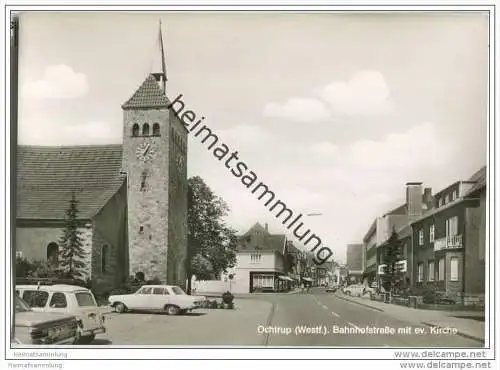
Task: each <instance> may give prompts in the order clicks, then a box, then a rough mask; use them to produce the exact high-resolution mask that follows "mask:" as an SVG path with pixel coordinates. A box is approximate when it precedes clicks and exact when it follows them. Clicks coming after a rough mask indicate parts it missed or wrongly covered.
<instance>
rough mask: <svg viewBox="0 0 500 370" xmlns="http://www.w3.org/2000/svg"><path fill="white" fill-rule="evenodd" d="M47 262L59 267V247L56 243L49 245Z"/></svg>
mask: <svg viewBox="0 0 500 370" xmlns="http://www.w3.org/2000/svg"><path fill="white" fill-rule="evenodd" d="M47 262H48V263H49V265H50V266H52V267H58V266H59V246H58V245H57V244H56V243H54V242H52V243H49V245H47Z"/></svg>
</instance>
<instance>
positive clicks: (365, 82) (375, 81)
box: [317, 71, 394, 116]
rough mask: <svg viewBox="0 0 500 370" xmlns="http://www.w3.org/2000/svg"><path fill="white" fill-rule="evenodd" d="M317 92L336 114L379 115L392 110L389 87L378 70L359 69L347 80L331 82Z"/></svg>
mask: <svg viewBox="0 0 500 370" xmlns="http://www.w3.org/2000/svg"><path fill="white" fill-rule="evenodd" d="M317 94H318V95H319V97H320V98H321V99H323V100H324V101H325V102H327V103H328V104H329V106H330V109H331V110H332V112H333V113H334V114H338V115H361V116H366V115H380V114H388V113H391V112H392V111H393V108H394V107H393V105H392V103H391V102H390V101H389V87H388V86H387V83H386V82H385V79H384V76H383V75H382V73H380V72H378V71H359V72H357V73H356V74H355V75H354V76H352V78H351V79H350V80H349V81H348V82H333V83H331V84H329V85H328V86H326V87H324V88H322V89H320V90H319V91H318V92H317Z"/></svg>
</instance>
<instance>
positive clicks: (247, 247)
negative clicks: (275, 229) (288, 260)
mask: <svg viewBox="0 0 500 370" xmlns="http://www.w3.org/2000/svg"><path fill="white" fill-rule="evenodd" d="M285 240H286V236H285V235H263V236H261V237H251V238H250V240H248V239H247V238H246V237H241V238H240V241H239V242H238V247H237V250H238V251H240V252H245V251H255V250H259V251H267V252H279V253H283V249H284V247H285Z"/></svg>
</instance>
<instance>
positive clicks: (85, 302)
mask: <svg viewBox="0 0 500 370" xmlns="http://www.w3.org/2000/svg"><path fill="white" fill-rule="evenodd" d="M75 297H76V301H77V302H78V306H80V307H89V306H93V307H95V306H96V303H95V300H94V297H92V294H90V293H89V292H78V293H75Z"/></svg>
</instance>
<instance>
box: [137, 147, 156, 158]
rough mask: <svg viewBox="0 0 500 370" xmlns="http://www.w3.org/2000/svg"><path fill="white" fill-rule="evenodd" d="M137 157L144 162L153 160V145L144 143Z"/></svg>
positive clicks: (138, 148)
mask: <svg viewBox="0 0 500 370" xmlns="http://www.w3.org/2000/svg"><path fill="white" fill-rule="evenodd" d="M136 155H137V158H138V159H139V160H141V161H143V162H147V161H149V160H150V159H151V158H153V155H154V151H153V148H152V147H151V144H148V143H142V144H141V145H139V146H138V147H137V150H136Z"/></svg>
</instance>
